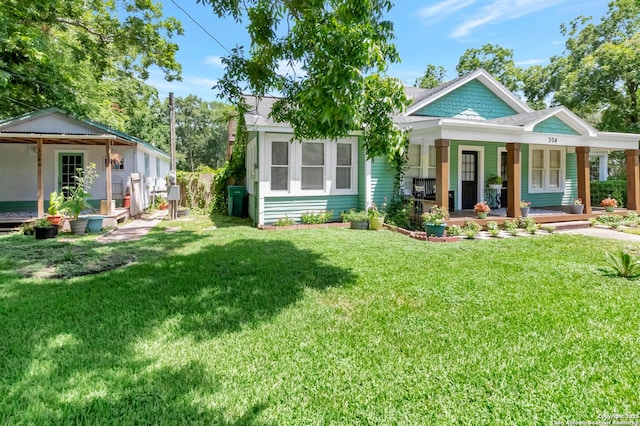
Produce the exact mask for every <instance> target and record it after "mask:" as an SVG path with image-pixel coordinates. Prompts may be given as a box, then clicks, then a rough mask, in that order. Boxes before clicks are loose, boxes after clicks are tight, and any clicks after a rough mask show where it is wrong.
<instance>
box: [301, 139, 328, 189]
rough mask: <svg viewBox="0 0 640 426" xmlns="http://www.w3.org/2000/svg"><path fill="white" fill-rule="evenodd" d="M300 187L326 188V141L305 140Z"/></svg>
mask: <svg viewBox="0 0 640 426" xmlns="http://www.w3.org/2000/svg"><path fill="white" fill-rule="evenodd" d="M300 171H301V179H300V188H301V189H303V190H305V189H306V190H309V189H320V190H322V189H324V143H323V142H305V143H303V144H302V168H301V170H300Z"/></svg>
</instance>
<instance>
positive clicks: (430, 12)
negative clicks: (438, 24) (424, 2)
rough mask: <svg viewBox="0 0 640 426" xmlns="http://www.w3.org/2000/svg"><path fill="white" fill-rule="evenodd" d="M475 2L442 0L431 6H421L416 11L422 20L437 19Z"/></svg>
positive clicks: (470, 0)
mask: <svg viewBox="0 0 640 426" xmlns="http://www.w3.org/2000/svg"><path fill="white" fill-rule="evenodd" d="M475 2H476V0H444V1H441V2H440V3H436V4H434V5H432V6H428V7H423V8H422V9H420V10H419V11H418V16H419V17H420V18H422V19H423V20H424V21H431V20H438V19H442V18H444V17H446V16H449V15H452V14H453V13H455V12H457V11H458V10H460V9H464V8H465V7H467V6H470V5H472V4H473V3H475Z"/></svg>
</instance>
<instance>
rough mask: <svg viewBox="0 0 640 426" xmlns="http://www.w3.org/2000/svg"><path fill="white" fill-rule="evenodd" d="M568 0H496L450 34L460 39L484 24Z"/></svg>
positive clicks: (515, 17) (511, 17)
mask: <svg viewBox="0 0 640 426" xmlns="http://www.w3.org/2000/svg"><path fill="white" fill-rule="evenodd" d="M449 1H453V0H449ZM567 1H569V0H494V1H493V2H492V3H490V4H487V5H486V6H483V7H481V8H480V9H478V10H477V12H476V13H475V14H473V15H471V17H470V18H469V19H468V20H467V21H465V22H463V23H461V24H460V25H458V26H457V27H456V28H455V29H454V30H453V32H452V33H451V34H450V36H451V37H452V38H455V39H459V38H462V37H465V36H467V35H469V34H470V33H471V32H472V31H473V30H474V29H476V28H479V27H482V26H484V25H487V24H491V23H497V22H502V21H506V20H510V19H517V18H521V17H523V16H526V15H529V14H532V13H536V12H539V11H541V10H545V9H548V8H550V7H554V6H557V5H559V4H561V3H566V2H567Z"/></svg>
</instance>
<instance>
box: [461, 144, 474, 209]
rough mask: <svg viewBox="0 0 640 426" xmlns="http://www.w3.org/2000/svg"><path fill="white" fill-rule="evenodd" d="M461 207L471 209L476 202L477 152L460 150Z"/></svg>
mask: <svg viewBox="0 0 640 426" xmlns="http://www.w3.org/2000/svg"><path fill="white" fill-rule="evenodd" d="M461 163H462V168H461V170H460V180H461V183H462V209H472V208H473V206H474V205H475V204H476V203H477V202H478V153H477V152H476V151H462V161H461Z"/></svg>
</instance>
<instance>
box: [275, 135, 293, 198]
mask: <svg viewBox="0 0 640 426" xmlns="http://www.w3.org/2000/svg"><path fill="white" fill-rule="evenodd" d="M288 189H289V142H273V143H271V190H272V191H286V190H288Z"/></svg>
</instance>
